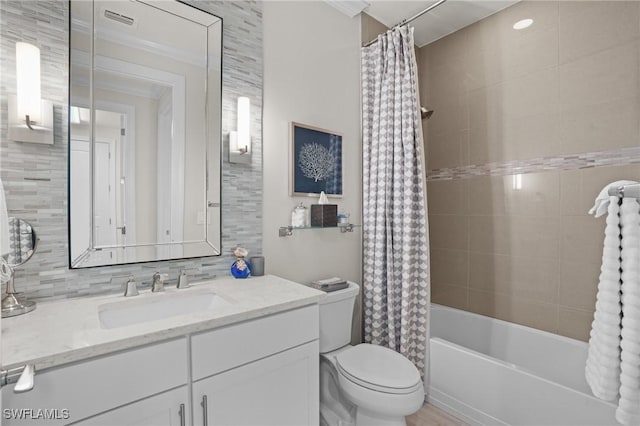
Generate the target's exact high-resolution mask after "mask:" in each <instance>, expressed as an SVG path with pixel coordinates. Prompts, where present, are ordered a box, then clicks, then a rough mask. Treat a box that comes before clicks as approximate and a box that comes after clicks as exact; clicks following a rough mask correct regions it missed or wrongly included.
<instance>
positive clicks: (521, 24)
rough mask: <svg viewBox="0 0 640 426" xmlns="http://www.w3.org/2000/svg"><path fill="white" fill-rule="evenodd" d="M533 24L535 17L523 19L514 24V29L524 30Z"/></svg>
mask: <svg viewBox="0 0 640 426" xmlns="http://www.w3.org/2000/svg"><path fill="white" fill-rule="evenodd" d="M531 24H533V19H529V18H527V19H522V20H520V21H518V22H516V23H515V24H513V29H514V30H524V29H525V28H527V27H530V26H531Z"/></svg>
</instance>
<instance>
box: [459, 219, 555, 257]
mask: <svg viewBox="0 0 640 426" xmlns="http://www.w3.org/2000/svg"><path fill="white" fill-rule="evenodd" d="M559 231H560V218H559V217H523V216H470V217H469V248H470V250H471V251H475V252H481V253H495V254H505V255H513V256H527V257H531V258H546V259H557V258H558V255H559V253H560V250H559V247H560V241H559ZM532 261H533V260H532Z"/></svg>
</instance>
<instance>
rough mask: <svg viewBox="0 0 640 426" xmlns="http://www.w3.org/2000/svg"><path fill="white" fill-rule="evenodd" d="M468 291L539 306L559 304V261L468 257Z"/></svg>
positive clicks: (503, 257)
mask: <svg viewBox="0 0 640 426" xmlns="http://www.w3.org/2000/svg"><path fill="white" fill-rule="evenodd" d="M469 257H470V260H469V288H470V289H474V290H482V291H486V292H494V293H505V294H510V295H513V296H518V297H522V298H526V299H531V300H537V301H540V302H547V303H557V302H558V261H557V260H556V259H536V261H535V262H532V261H531V259H530V258H528V257H515V256H504V255H493V254H484V253H473V252H472V253H471V254H470V256H469Z"/></svg>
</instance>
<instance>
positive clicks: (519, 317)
mask: <svg viewBox="0 0 640 426" xmlns="http://www.w3.org/2000/svg"><path fill="white" fill-rule="evenodd" d="M469 310H470V311H471V312H475V313H478V314H481V315H487V316H491V317H494V318H498V319H501V320H505V321H510V322H515V323H517V324H522V325H526V326H528V327H533V328H537V329H539V330H545V331H550V332H552V333H555V332H557V329H558V309H557V307H556V305H553V304H550V303H542V302H536V301H533V300H529V299H524V298H517V297H512V296H508V295H504V294H497V293H487V292H483V291H477V290H472V289H470V290H469Z"/></svg>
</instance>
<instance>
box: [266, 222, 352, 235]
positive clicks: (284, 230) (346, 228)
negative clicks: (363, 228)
mask: <svg viewBox="0 0 640 426" xmlns="http://www.w3.org/2000/svg"><path fill="white" fill-rule="evenodd" d="M359 226H360V225H355V224H353V223H346V224H342V225H338V226H304V227H293V226H281V227H280V228H279V229H278V236H279V237H288V236H291V235H293V231H294V230H295V231H302V230H305V229H336V228H337V229H339V230H340V232H341V233H344V232H353V229H354V228H357V227H359Z"/></svg>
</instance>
